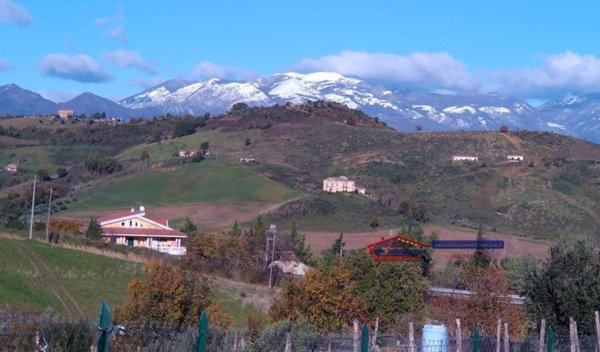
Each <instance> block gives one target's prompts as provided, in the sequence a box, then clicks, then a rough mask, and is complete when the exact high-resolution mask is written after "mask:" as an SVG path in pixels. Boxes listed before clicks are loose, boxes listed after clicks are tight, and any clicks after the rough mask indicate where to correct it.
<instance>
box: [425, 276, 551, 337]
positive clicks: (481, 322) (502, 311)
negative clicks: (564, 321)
mask: <svg viewBox="0 0 600 352" xmlns="http://www.w3.org/2000/svg"><path fill="white" fill-rule="evenodd" d="M460 280H461V281H462V283H463V285H464V286H465V287H466V288H467V289H468V290H469V291H471V294H470V295H469V296H466V297H465V296H459V295H456V296H437V297H430V299H429V300H430V307H431V312H432V315H433V318H434V319H436V320H439V321H441V322H444V323H446V325H447V326H448V328H449V329H454V328H455V326H454V319H456V318H459V319H460V320H461V324H462V326H463V327H464V328H465V330H466V331H465V334H470V333H471V332H470V331H469V330H471V329H472V328H474V327H477V328H478V330H479V331H480V333H481V334H485V335H493V334H494V333H495V331H496V326H497V323H498V319H502V321H503V322H507V323H508V324H509V325H510V333H511V335H513V336H522V335H523V334H524V333H525V330H526V328H527V319H526V314H525V310H524V309H523V307H520V306H515V305H513V304H511V303H510V297H509V294H511V291H510V281H509V280H507V278H506V276H505V273H504V270H502V269H500V268H498V267H496V266H493V265H492V266H489V267H487V268H482V267H480V266H477V265H466V266H464V267H463V268H462V270H461V272H460ZM538 321H539V320H538ZM552 328H553V329H554V325H552Z"/></svg>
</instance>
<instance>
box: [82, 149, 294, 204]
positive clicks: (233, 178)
mask: <svg viewBox="0 0 600 352" xmlns="http://www.w3.org/2000/svg"><path fill="white" fill-rule="evenodd" d="M101 192H102V193H91V192H90V193H88V195H87V196H86V195H85V194H82V195H81V197H80V199H81V200H82V201H81V202H78V203H77V204H76V205H74V207H73V208H72V209H71V210H89V209H107V208H119V207H129V206H132V205H135V204H136V202H142V203H143V204H144V205H152V206H155V207H160V206H163V205H173V204H189V203H203V202H210V203H236V204H239V203H247V202H259V203H279V202H282V201H286V200H289V199H293V198H295V197H298V196H299V194H298V193H297V192H295V191H293V190H291V189H289V188H287V187H285V186H283V185H281V184H279V183H277V182H274V181H271V180H269V179H267V178H265V177H263V176H260V175H258V174H256V173H254V172H252V171H250V170H248V169H246V168H244V167H242V166H237V165H230V164H227V163H224V162H222V161H218V160H205V161H203V162H201V163H194V164H187V165H183V166H179V167H176V168H170V169H158V170H153V171H150V172H147V173H145V174H136V175H128V176H124V177H120V178H117V179H115V180H114V181H112V182H111V183H109V184H107V185H106V186H105V187H104V188H103V189H101Z"/></svg>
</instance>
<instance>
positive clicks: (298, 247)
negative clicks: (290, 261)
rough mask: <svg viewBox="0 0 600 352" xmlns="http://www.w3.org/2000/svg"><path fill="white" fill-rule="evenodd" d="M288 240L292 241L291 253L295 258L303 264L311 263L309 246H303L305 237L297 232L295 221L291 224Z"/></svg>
mask: <svg viewBox="0 0 600 352" xmlns="http://www.w3.org/2000/svg"><path fill="white" fill-rule="evenodd" d="M290 238H291V240H292V245H293V246H294V247H293V251H294V254H295V255H296V257H298V259H300V261H302V262H303V263H310V262H312V251H311V250H310V246H306V244H305V236H304V235H303V234H301V233H299V232H298V225H296V221H293V222H292V228H291V230H290Z"/></svg>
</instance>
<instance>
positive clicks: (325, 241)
mask: <svg viewBox="0 0 600 352" xmlns="http://www.w3.org/2000/svg"><path fill="white" fill-rule="evenodd" d="M424 231H425V234H427V235H428V234H430V233H431V232H433V231H435V232H436V233H437V234H438V238H439V239H440V240H474V239H475V238H476V235H477V232H476V231H475V230H470V229H465V228H460V227H447V226H440V225H425V226H424ZM397 232H398V229H392V230H381V231H373V232H350V233H344V241H345V242H346V247H345V248H347V249H359V248H366V246H367V244H369V243H372V242H375V241H377V240H379V239H380V238H381V237H390V236H395V235H396V234H397ZM303 233H305V234H306V243H307V244H308V245H310V246H311V248H312V250H313V252H314V253H320V252H322V251H324V250H326V249H329V248H330V247H331V244H332V243H333V242H334V241H335V240H336V239H337V238H338V237H339V235H340V234H339V232H317V231H315V232H303ZM484 236H485V237H486V239H490V240H503V241H504V245H505V248H504V249H503V250H495V251H494V252H493V255H494V257H495V258H498V259H499V260H500V259H502V258H504V257H515V256H520V255H522V254H526V253H529V254H531V255H533V256H534V257H536V258H538V259H544V258H546V256H547V254H548V249H549V248H550V246H551V245H552V242H550V241H541V240H533V239H529V238H524V237H519V236H515V235H508V234H502V233H496V232H484ZM471 253H473V250H441V249H438V250H434V251H433V261H434V263H435V265H436V266H443V265H445V264H446V263H447V262H448V260H449V259H451V257H452V255H453V254H471Z"/></svg>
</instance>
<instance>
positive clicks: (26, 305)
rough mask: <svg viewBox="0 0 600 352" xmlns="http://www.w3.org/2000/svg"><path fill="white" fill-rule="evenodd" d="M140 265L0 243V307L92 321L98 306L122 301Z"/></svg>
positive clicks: (29, 243)
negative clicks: (86, 318)
mask: <svg viewBox="0 0 600 352" xmlns="http://www.w3.org/2000/svg"><path fill="white" fill-rule="evenodd" d="M141 275H143V267H142V265H141V264H137V263H131V262H127V261H123V260H118V259H112V258H107V257H103V256H99V255H94V254H89V253H85V252H79V251H75V250H69V249H64V248H60V247H55V246H50V245H46V244H43V243H40V242H37V241H28V240H15V239H6V238H0V304H2V305H5V304H8V305H10V306H13V307H18V308H23V309H33V310H39V311H44V310H46V309H47V308H50V309H52V310H53V311H55V312H58V313H60V314H64V315H71V316H80V315H81V313H83V314H84V315H86V316H96V315H97V314H98V307H99V304H100V301H101V300H103V299H105V300H107V301H108V302H109V303H110V304H111V305H117V304H120V303H122V302H123V301H124V300H125V294H126V289H127V283H128V282H129V281H130V280H131V279H133V278H134V277H137V276H141Z"/></svg>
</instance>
